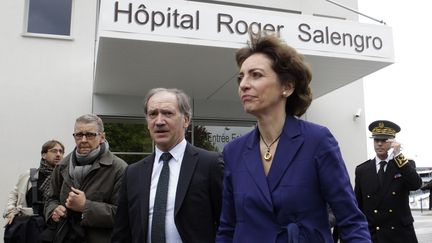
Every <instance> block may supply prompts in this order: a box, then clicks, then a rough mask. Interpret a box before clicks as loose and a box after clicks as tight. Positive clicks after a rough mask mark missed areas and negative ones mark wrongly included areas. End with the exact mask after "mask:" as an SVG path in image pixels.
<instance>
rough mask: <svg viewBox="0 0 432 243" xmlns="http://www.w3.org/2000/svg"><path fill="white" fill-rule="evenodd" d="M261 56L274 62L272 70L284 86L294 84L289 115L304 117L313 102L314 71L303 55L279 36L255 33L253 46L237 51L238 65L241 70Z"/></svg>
mask: <svg viewBox="0 0 432 243" xmlns="http://www.w3.org/2000/svg"><path fill="white" fill-rule="evenodd" d="M257 53H261V54H264V55H266V56H267V57H268V58H269V59H270V60H271V61H272V69H273V71H275V72H276V74H277V76H278V79H279V82H281V84H287V83H291V84H292V85H293V87H294V92H293V93H292V94H291V95H290V96H289V97H288V99H287V103H286V106H285V110H286V112H287V114H291V115H295V116H301V115H303V114H304V113H305V112H306V110H307V109H308V107H309V105H310V104H311V102H312V91H311V89H310V87H309V84H310V82H311V80H312V71H311V69H310V67H309V65H308V64H307V63H306V62H305V61H304V58H303V56H302V55H301V54H299V53H298V52H297V51H296V50H295V49H294V48H292V47H290V46H289V45H287V44H286V43H285V42H283V41H282V40H281V39H280V38H278V37H277V36H275V35H262V34H261V33H260V34H251V35H250V42H249V45H248V46H247V47H244V48H241V49H239V50H238V51H237V52H236V62H237V66H238V67H239V68H240V67H241V65H242V64H243V62H244V61H245V60H246V59H247V58H248V57H250V56H252V55H253V54H257Z"/></svg>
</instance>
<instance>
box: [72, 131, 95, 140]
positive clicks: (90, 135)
mask: <svg viewBox="0 0 432 243" xmlns="http://www.w3.org/2000/svg"><path fill="white" fill-rule="evenodd" d="M99 134H100V132H86V133H83V132H78V133H74V134H72V135H73V136H74V138H75V139H82V138H83V137H86V138H87V139H94V138H95V137H96V136H97V135H99Z"/></svg>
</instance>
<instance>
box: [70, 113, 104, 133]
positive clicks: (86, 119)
mask: <svg viewBox="0 0 432 243" xmlns="http://www.w3.org/2000/svg"><path fill="white" fill-rule="evenodd" d="M77 123H84V124H88V123H96V125H97V131H98V132H104V131H105V128H104V124H103V122H102V119H100V117H98V116H97V115H95V114H85V115H82V116H80V117H78V118H77V119H76V120H75V124H77Z"/></svg>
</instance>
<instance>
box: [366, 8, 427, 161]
mask: <svg viewBox="0 0 432 243" xmlns="http://www.w3.org/2000/svg"><path fill="white" fill-rule="evenodd" d="M358 2H359V11H360V12H362V13H364V14H366V15H369V16H371V17H373V18H376V19H379V20H384V22H386V24H387V25H388V26H390V27H392V29H393V40H394V49H395V63H394V64H392V65H390V66H388V67H386V68H384V69H382V70H379V71H377V72H375V73H373V74H370V75H368V76H367V77H365V78H364V84H365V93H366V94H365V105H366V106H365V115H366V124H369V123H370V122H372V121H374V120H378V119H386V120H391V121H393V122H395V123H397V124H398V125H399V126H401V128H402V130H401V132H400V133H399V134H398V135H397V137H396V138H397V140H399V141H400V142H401V143H402V144H403V148H404V154H405V155H406V156H407V157H409V158H413V159H415V160H416V163H417V166H418V167H432V157H431V156H430V154H431V152H430V151H431V150H432V142H431V140H429V137H432V115H431V112H432V109H431V108H430V107H429V106H430V104H432V93H431V90H432V87H431V86H432V85H431V74H430V73H431V71H432V62H431V58H432V47H431V45H432V31H431V28H430V26H428V25H429V24H430V23H432V13H431V9H430V7H428V6H427V4H428V3H429V1H427V0H423V1H420V0H411V1H394V0H359V1H358ZM361 22H366V23H374V22H371V21H366V20H365V19H364V18H361ZM375 23H376V22H375ZM376 24H379V23H376ZM372 151H373V150H372Z"/></svg>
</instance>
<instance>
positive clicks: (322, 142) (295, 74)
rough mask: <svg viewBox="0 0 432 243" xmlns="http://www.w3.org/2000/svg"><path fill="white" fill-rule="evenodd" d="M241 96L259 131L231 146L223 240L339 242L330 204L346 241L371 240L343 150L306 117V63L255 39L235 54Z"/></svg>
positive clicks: (273, 42)
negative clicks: (335, 238) (333, 229)
mask: <svg viewBox="0 0 432 243" xmlns="http://www.w3.org/2000/svg"><path fill="white" fill-rule="evenodd" d="M236 61H237V64H238V66H239V68H240V71H239V75H238V94H239V96H240V99H241V102H242V104H243V107H244V110H245V111H246V112H247V113H249V114H252V115H253V116H255V117H256V119H257V126H256V128H255V129H254V130H253V131H252V132H250V133H248V134H246V135H244V136H242V137H240V138H238V139H236V140H234V141H232V142H231V143H229V144H228V145H226V146H225V148H224V151H223V154H224V160H225V175H224V191H223V206H222V215H221V222H220V227H219V230H218V235H217V240H216V242H218V243H222V242H238V243H240V242H244V243H254V242H256V243H272V242H277V243H279V242H289V243H293V242H309V243H319V242H326V243H330V242H333V240H332V236H331V232H330V225H329V221H328V211H327V204H328V205H329V206H330V207H331V210H332V211H333V213H334V215H335V216H336V221H337V222H336V223H337V227H338V229H339V232H340V236H341V238H342V240H343V242H345V243H346V242H356V243H360V242H370V235H369V232H368V228H367V221H366V218H365V216H364V215H363V214H362V212H361V211H360V210H359V209H358V207H357V202H356V199H355V196H354V193H353V189H352V187H351V184H350V180H349V176H348V173H347V170H346V167H345V164H344V161H343V159H342V156H341V153H340V150H339V146H338V143H337V141H336V140H335V138H334V137H333V135H332V134H331V133H330V131H329V130H328V129H327V128H325V127H323V126H320V125H317V124H313V123H311V122H307V121H304V120H301V119H299V118H298V117H300V116H301V115H303V114H304V113H305V112H306V110H307V108H308V107H309V105H310V103H311V101H312V94H311V90H310V87H309V83H310V81H311V79H312V74H311V71H310V68H309V67H308V65H307V64H306V63H305V62H304V61H303V57H302V56H301V55H300V54H298V53H297V52H296V50H295V49H293V48H291V47H289V46H287V45H286V44H285V43H283V42H282V41H281V40H280V39H279V38H277V37H275V36H271V35H270V36H260V35H258V36H251V43H250V46H248V47H245V48H242V49H240V50H238V51H237V53H236Z"/></svg>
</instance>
